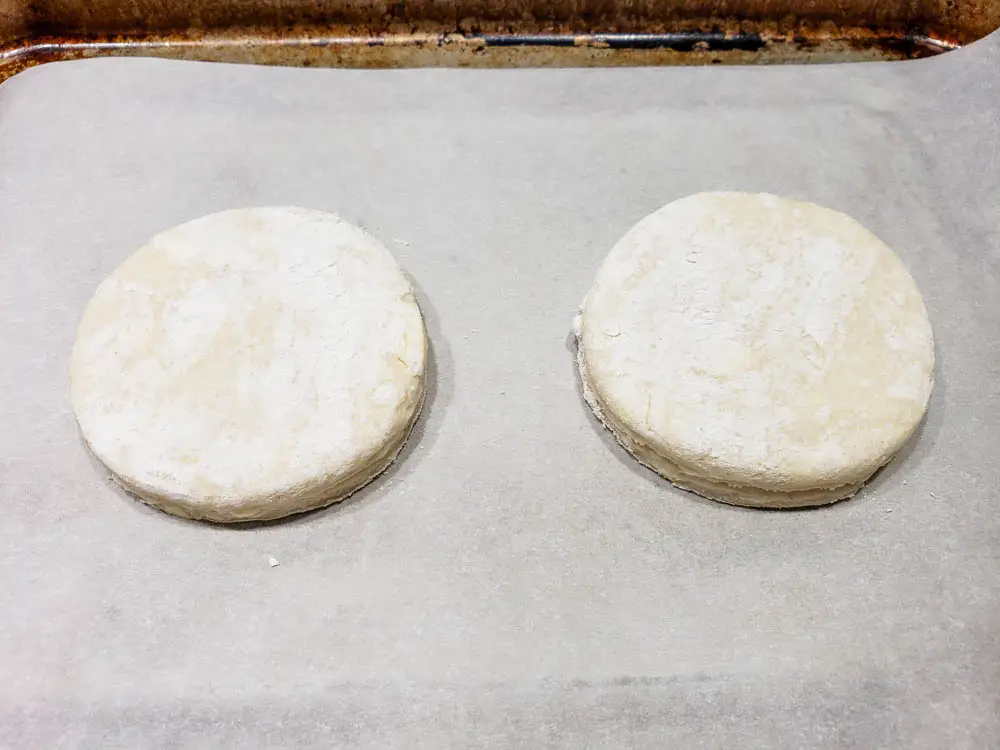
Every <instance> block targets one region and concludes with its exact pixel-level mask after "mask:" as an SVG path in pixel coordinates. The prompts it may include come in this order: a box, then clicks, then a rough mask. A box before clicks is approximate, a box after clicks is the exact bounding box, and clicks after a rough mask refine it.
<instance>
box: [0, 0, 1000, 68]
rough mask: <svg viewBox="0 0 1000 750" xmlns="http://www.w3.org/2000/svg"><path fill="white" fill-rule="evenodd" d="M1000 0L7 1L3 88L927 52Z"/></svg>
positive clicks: (1, 34)
mask: <svg viewBox="0 0 1000 750" xmlns="http://www.w3.org/2000/svg"><path fill="white" fill-rule="evenodd" d="M997 26H1000V0H881V1H880V2H878V3H874V4H873V3H871V2H869V1H868V0H810V2H809V3H808V4H804V3H802V2H801V0H310V1H309V2H305V1H304V0H214V1H213V2H210V3H206V2H204V1H203V0H28V1H27V2H26V1H25V0H0V80H3V79H5V78H8V77H10V76H11V75H13V74H14V73H17V72H18V71H20V70H23V69H24V68H26V67H30V66H32V65H37V64H39V63H43V62H48V61H53V60H70V59H79V58H85V57H96V56H108V55H114V56H144V57H162V58H172V59H192V60H210V61H224V62H247V63H257V64H268V65H301V66H316V67H321V66H323V67H354V68H358V67H372V68H390V67H430V66H452V67H554V66H625V65H707V64H746V63H799V62H838V61H850V60H895V59H912V58H917V57H926V56H930V55H934V54H938V53H940V52H944V51H947V50H949V49H953V48H955V47H957V46H960V45H962V44H966V43H968V42H971V41H973V40H975V39H977V38H980V37H982V36H985V35H986V34H987V33H989V32H990V31H992V30H993V29H994V28H996V27H997Z"/></svg>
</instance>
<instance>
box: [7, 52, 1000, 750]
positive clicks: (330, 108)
mask: <svg viewBox="0 0 1000 750" xmlns="http://www.w3.org/2000/svg"><path fill="white" fill-rule="evenodd" d="M998 81H1000V36H997V35H994V36H993V37H992V38H990V39H987V40H986V41H984V42H982V43H979V44H977V45H973V46H972V47H970V48H966V49H964V50H962V51H959V52H954V53H950V54H947V55H945V56H943V57H940V58H936V59H932V60H925V61H921V62H916V63H887V64H865V65H857V64H856V65H844V66H830V67H812V68H797V67H796V68H767V69H749V68H739V69H719V68H706V69H659V70H656V69H637V70H545V71H511V70H507V71H459V70H422V71H382V72H377V71H330V70H326V71H317V70H292V69H279V68H252V67H239V66H225V65H210V64H197V63H178V62H157V61H141V60H110V61H109V60H102V61H83V62H76V63H65V64H57V65H49V66H44V67H41V68H36V69H33V70H31V71H28V72H27V73H24V74H23V75H19V76H17V77H15V78H14V79H12V80H11V81H9V82H8V83H6V84H4V86H3V87H2V88H0V263H2V266H0V268H2V272H0V311H2V315H0V416H2V421H0V511H2V514H3V515H2V521H0V577H2V578H0V580H2V586H0V745H2V746H4V747H11V748H55V747H60V748H61V747H68V748H76V747H79V748H119V747H120V748H143V747H151V748H152V747H156V748H193V747H206V748H215V747H227V748H233V747H249V748H264V747H269V748H313V747H315V748H328V747H350V748H416V747H426V748H444V747H455V748H468V747H485V746H490V747H499V748H503V747H525V748H541V747H566V748H583V747H588V748H625V747H644V748H647V747H648V748H654V747H655V748H694V747H706V748H714V747H719V748H754V747H761V748H795V749H796V750H798V749H800V748H813V747H815V748H820V747H824V748H827V747H838V748H841V747H843V748H855V747H856V748H908V749H909V748H995V747H998V746H1000V556H998V550H1000V512H998V509H1000V508H998V500H1000V498H998V489H997V488H998V485H1000V440H998V438H1000V393H998V385H997V383H998V378H1000V348H998V345H1000V299H998V293H1000V250H998V248H1000V233H998V228H1000V192H998V187H1000V156H998V153H1000V151H998V143H1000V86H998ZM708 189H744V190H762V191H771V192H777V193H781V194H784V195H787V196H789V197H793V198H798V199H807V200H812V201H816V202H819V203H822V204H825V205H828V206H830V207H832V208H836V209H839V210H842V211H846V212H848V213H849V214H851V215H853V216H855V217H857V218H858V219H860V220H861V221H862V222H863V223H865V224H866V225H867V226H869V227H870V228H871V229H872V230H873V231H875V232H876V233H877V234H878V235H880V236H881V237H882V238H883V239H884V240H886V241H887V242H888V243H889V244H890V245H892V246H893V247H894V248H895V249H896V250H897V251H898V253H899V254H900V255H901V256H902V258H903V259H904V261H905V262H906V264H907V265H908V267H909V269H910V271H911V272H912V274H913V275H914V277H915V278H916V280H917V283H918V284H919V286H920V288H921V290H922V291H923V294H924V296H925V299H926V302H927V306H928V308H929V312H930V315H931V319H932V322H933V325H934V330H935V335H936V339H937V353H938V369H937V387H936V390H935V392H934V396H933V400H932V404H931V408H930V412H929V415H928V417H927V419H926V422H925V424H924V426H923V428H922V430H921V431H920V434H919V435H918V436H917V438H916V439H915V440H914V441H913V442H912V443H911V444H910V446H909V447H908V448H907V449H906V450H905V451H904V453H903V455H901V456H900V457H899V458H898V460H896V461H895V462H893V463H892V464H891V465H890V467H889V468H887V469H886V470H885V471H884V472H882V473H881V474H880V475H879V476H878V477H877V479H876V480H875V481H874V482H873V483H872V484H871V485H870V486H869V487H868V488H867V489H865V490H864V491H863V492H862V493H861V494H860V495H859V496H858V497H857V498H856V499H854V500H851V501H849V502H845V503H842V504H839V505H835V506H833V507H829V508H826V509H822V510H816V511H808V512H761V511H752V510H743V509H738V508H732V507H727V506H724V505H719V504H716V503H711V502H708V501H703V500H700V499H698V498H697V497H695V496H693V495H690V494H687V493H684V492H681V491H679V490H676V489H674V488H672V487H671V486H670V485H669V484H667V483H666V482H664V481H661V480H660V479H658V478H657V477H655V476H654V475H653V474H651V473H650V472H649V471H647V470H645V469H643V468H641V467H640V466H638V465H637V464H636V463H635V462H634V461H633V460H632V459H631V458H629V457H628V456H627V455H626V454H625V453H624V452H623V451H622V450H621V449H620V448H618V447H617V446H616V445H615V444H614V443H613V441H612V440H611V438H610V437H609V435H608V434H607V433H605V432H604V430H603V429H601V428H600V426H599V425H598V424H597V423H596V422H595V420H594V419H593V417H592V416H591V414H590V412H589V410H588V409H587V408H586V406H585V405H584V404H583V402H582V400H581V397H580V395H579V387H578V383H577V379H576V374H575V369H574V363H573V354H572V351H571V350H572V347H571V346H570V338H569V332H570V324H571V319H572V317H573V314H574V312H575V308H576V305H577V304H578V303H579V301H580V300H581V298H582V297H583V295H584V293H585V292H586V291H587V289H588V287H589V285H590V283H591V281H592V279H593V277H594V274H595V273H596V270H597V266H598V264H599V263H600V261H601V260H602V258H603V257H604V255H605V254H606V253H607V252H608V250H609V249H610V248H611V246H612V245H613V243H614V242H615V241H616V240H617V239H618V237H620V236H621V235H622V234H623V233H624V232H625V231H626V230H627V229H628V228H629V227H631V226H632V224H634V223H635V222H636V221H637V220H638V219H640V218H641V217H643V216H644V215H646V214H647V213H649V212H651V211H653V210H655V209H656V208H658V207H660V206H661V205H663V204H665V203H667V202H668V201H671V200H673V199H675V198H678V197H681V196H683V195H686V194H689V193H693V192H697V191H701V190H708ZM265 204H279V205H280V204H300V205H304V206H310V207H316V208H320V209H326V210H331V211H335V212H338V213H340V214H341V215H343V216H344V217H345V218H347V219H349V220H351V221H354V222H358V223H361V224H363V225H365V226H367V227H368V228H369V229H370V230H371V231H372V232H374V233H375V234H376V235H377V236H379V237H380V238H382V239H383V240H384V241H385V242H386V244H387V245H388V246H389V247H390V248H391V249H392V250H393V252H394V253H395V254H396V256H397V258H398V259H399V260H400V262H401V263H402V264H403V265H404V266H405V268H406V270H407V271H408V272H409V274H411V275H412V277H413V279H414V280H415V283H416V285H417V288H418V291H419V299H420V303H421V305H422V307H423V310H424V312H425V314H426V318H427V323H428V328H429V333H430V337H431V340H432V342H433V362H434V367H433V371H432V377H431V386H430V387H431V392H430V397H429V399H428V403H427V408H426V413H425V415H424V417H423V418H422V421H421V423H420V425H419V427H418V429H417V430H416V432H415V434H414V435H413V437H412V439H411V441H410V443H409V445H408V447H407V448H406V450H405V452H404V454H403V456H402V459H401V460H400V461H399V463H398V464H397V465H396V467H395V468H394V469H392V470H391V471H390V472H389V473H388V474H387V475H386V476H384V477H382V478H381V479H380V480H378V481H376V482H375V483H374V484H373V485H371V486H370V487H369V488H367V489H366V490H364V491H362V492H361V493H359V494H358V495H357V496H356V497H354V498H353V499H351V500H350V501H348V502H346V503H344V504H343V505H341V506H339V507H334V508H331V509H328V510H325V511H321V512H317V513H313V514H310V515H307V516H303V517H298V518H294V519H292V520H289V521H287V522H284V523H276V524H270V525H258V526H255V527H251V528H225V527H219V526H212V525H208V524H203V523H192V522H185V521H181V520H178V519H175V518H172V517H169V516H167V515H164V514H162V513H159V512H157V511H154V510H151V509H148V508H146V507H145V506H143V505H140V504H138V503H136V502H134V501H132V500H129V499H127V498H125V497H123V496H122V495H120V494H118V493H116V492H115V491H114V490H113V489H112V488H111V487H110V486H109V484H108V483H107V482H106V481H105V479H104V478H103V476H102V474H101V472H100V471H99V470H98V469H97V468H96V467H95V466H94V465H93V464H92V463H91V462H90V460H89V459H88V457H87V455H86V454H85V452H84V449H83V447H82V445H81V443H80V439H79V437H78V434H77V430H76V426H75V423H74V419H73V415H72V412H71V409H70V405H69V400H68V378H67V365H68V359H69V353H70V347H71V345H72V342H73V338H74V334H75V327H76V324H77V322H78V320H79V318H80V315H81V312H82V310H83V307H84V305H85V304H86V302H87V300H88V299H89V297H90V295H91V294H92V293H93V291H94V289H95V287H96V285H97V284H98V282H99V281H100V280H101V278H102V277H103V276H104V275H105V274H107V273H108V272H110V271H111V270H112V269H113V268H114V267H115V266H116V265H118V264H119V263H120V262H121V261H122V260H123V259H124V258H125V257H126V256H127V255H128V254H130V253H131V252H132V251H134V250H135V249H136V248H138V247H139V245H141V244H142V243H143V241H144V240H146V239H147V238H148V237H149V236H151V235H152V234H154V233H155V232H157V231H159V230H162V229H165V228H167V227H170V226H172V225H174V224H177V223H179V222H182V221H186V220H188V219H191V218H195V217H197V216H201V215H203V214H207V213H210V212H213V211H217V210H221V209H225V208H229V207H236V206H243V205H265ZM269 557H274V558H275V559H276V560H278V561H279V562H280V565H278V566H277V567H271V566H270V565H269V563H268V558H269Z"/></svg>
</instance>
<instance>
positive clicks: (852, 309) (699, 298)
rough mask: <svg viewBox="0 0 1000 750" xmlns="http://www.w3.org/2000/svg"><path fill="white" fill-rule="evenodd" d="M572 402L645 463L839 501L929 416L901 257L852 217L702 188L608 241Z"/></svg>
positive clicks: (729, 495)
mask: <svg viewBox="0 0 1000 750" xmlns="http://www.w3.org/2000/svg"><path fill="white" fill-rule="evenodd" d="M575 330H576V336H577V340H578V349H577V352H578V354H577V358H578V363H579V368H580V374H581V377H582V381H583V389H584V396H585V398H586V400H587V402H588V403H589V404H590V406H591V408H592V409H593V410H594V412H595V413H596V415H597V416H598V418H599V419H600V420H601V421H602V422H603V423H604V424H605V425H606V426H607V427H608V428H609V429H610V430H611V431H612V433H614V435H615V437H616V438H617V439H618V441H619V442H620V443H621V444H622V445H623V446H624V447H625V448H626V449H627V450H628V451H629V452H631V453H632V454H633V455H634V456H635V457H636V458H637V459H638V460H639V461H640V462H641V463H643V464H645V465H646V466H648V467H649V468H651V469H653V470H654V471H656V472H657V473H659V474H661V475H662V476H664V477H666V478H667V479H669V480H671V481H672V482H674V483H675V484H676V485H678V486H680V487H682V488H685V489H689V490H692V491H694V492H696V493H698V494H700V495H703V496H705V497H708V498H712V499H715V500H720V501H722V502H726V503H733V504H737V505H748V506H757V507H767V508H789V507H801V506H809V505H821V504H824V503H830V502H834V501H836V500H840V499H842V498H846V497H850V496H851V495H853V494H854V493H855V492H857V491H858V489H859V488H860V487H861V486H862V485H863V484H864V482H865V481H866V480H867V479H869V478H870V477H871V475H872V474H873V473H874V472H875V471H877V470H878V468H879V467H881V466H883V465H884V464H885V463H887V462H888V461H889V460H890V459H891V458H892V457H893V455H894V454H895V453H896V452H897V451H899V449H900V448H901V447H902V445H903V444H904V443H905V442H906V441H907V439H908V438H909V437H910V436H911V435H912V434H913V432H914V430H915V429H916V427H917V425H918V424H919V422H920V420H921V419H922V417H923V415H924V412H925V410H926V408H927V403H928V399H929V397H930V393H931V389H932V387H933V382H934V381H933V372H934V346H933V340H932V335H931V327H930V323H929V321H928V318H927V312H926V310H925V308H924V303H923V300H922V298H921V296H920V292H919V291H918V290H917V287H916V285H915V284H914V282H913V279H912V278H911V277H910V275H909V273H908V272H907V270H906V268H905V267H904V266H903V263H902V262H901V261H900V259H899V258H898V257H897V256H896V254H895V253H894V252H893V251H892V250H891V249H890V248H889V247H888V246H887V245H885V244H884V243H883V242H882V241H880V240H879V239H878V238H877V237H875V236H874V235H873V234H871V233H870V232H869V231H867V230H866V229H865V228H864V227H862V226H861V225H860V224H858V223H857V222H856V221H854V220H853V219H851V218H850V217H848V216H846V215H844V214H842V213H838V212H836V211H832V210H830V209H827V208H823V207H821V206H817V205H814V204H811V203H800V202H796V201H791V200H788V199H784V198H779V197H777V196H773V195H766V194H750V193H729V192H721V193H702V194H698V195H693V196H689V197H687V198H684V199H681V200H678V201H676V202H674V203H671V204H669V205H667V206H665V207H664V208H662V209H660V210H659V211H656V212H655V213H653V214H651V215H650V216H647V217H646V218H645V219H643V220H642V221H640V222H639V223H638V224H637V225H636V226H635V227H634V228H633V229H632V230H631V231H629V232H628V234H626V235H625V236H624V237H623V238H622V239H621V240H620V241H619V242H618V244H617V245H615V247H614V248H613V249H612V251H611V253H610V255H609V256H608V258H607V260H606V261H605V262H604V264H603V266H602V267H601V269H600V271H599V273H598V275H597V280H596V282H595V284H594V286H593V288H592V289H591V291H590V292H589V293H588V294H587V296H586V298H585V300H584V302H583V304H582V306H581V310H580V314H579V315H578V316H577V318H576V321H575Z"/></svg>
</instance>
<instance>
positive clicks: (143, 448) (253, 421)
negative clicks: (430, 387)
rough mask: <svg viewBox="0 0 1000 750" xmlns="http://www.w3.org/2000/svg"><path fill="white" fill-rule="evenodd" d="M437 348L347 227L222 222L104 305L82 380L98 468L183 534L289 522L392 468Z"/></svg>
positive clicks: (90, 328)
mask: <svg viewBox="0 0 1000 750" xmlns="http://www.w3.org/2000/svg"><path fill="white" fill-rule="evenodd" d="M425 360H426V337H425V333H424V325H423V320H422V318H421V315H420V311H419V309H418V307H417V303H416V301H415V299H414V295H413V290H412V289H411V287H410V284H409V283H408V281H407V280H406V278H405V276H404V275H403V272H402V271H401V270H400V268H399V266H398V265H397V264H396V262H395V260H394V259H393V257H392V256H391V255H390V253H389V251H388V250H387V249H386V248H385V247H384V246H383V245H382V243H380V242H379V241H378V240H376V239H375V238H373V237H371V236H370V235H368V234H367V233H365V232H364V231H363V230H361V229H359V228H358V227H355V226H353V225H351V224H349V223H347V222H345V221H343V220H341V219H339V218H338V217H336V216H332V215H330V214H326V213H322V212H319V211H310V210H305V209H301V208H252V209H238V210H234V211H225V212H223V213H218V214H213V215H211V216H206V217H204V218H201V219H198V220H195V221H192V222H190V223H187V224H183V225H181V226H179V227H176V228H174V229H170V230H168V231H166V232H163V233H162V234H159V235H157V236H156V237H154V238H153V239H152V240H151V241H150V242H149V243H148V244H146V245H145V246H144V247H142V248H141V249H139V250H138V251H137V252H136V253H135V254H133V255H132V256H131V257H129V258H128V259H127V260H126V261H125V262H124V263H123V264H122V265H121V266H120V267H119V268H118V269H117V270H115V271H114V272H113V273H112V274H111V275H110V276H108V277H107V278H106V279H105V280H104V281H103V282H102V283H101V285H100V286H99V287H98V289H97V292H96V293H95V294H94V296H93V298H92V299H91V300H90V303H89V304H88V305H87V308H86V311H85V312H84V315H83V320H82V322H81V323H80V327H79V330H78V332H77V338H76V343H75V344H74V347H73V354H72V361H71V365H70V381H71V398H72V403H73V410H74V412H75V413H76V418H77V420H78V422H79V424H80V428H81V431H82V434H83V437H84V439H85V441H86V443H87V445H88V446H89V448H90V449H91V451H92V452H93V454H94V455H95V456H96V457H97V458H98V459H99V460H100V462H101V463H102V464H104V466H105V467H107V469H109V470H110V472H111V475H112V478H113V479H114V480H115V481H116V482H117V483H118V484H120V485H121V486H122V487H124V488H125V489H126V490H128V491H129V492H131V493H133V494H134V495H136V496H138V497H139V498H140V499H142V500H144V501H145V502H147V503H149V504H150V505H153V506H156V507H158V508H160V509H162V510H165V511H167V512H169V513H173V514H176V515H179V516H184V517H187V518H198V519H207V520H210V521H217V522H234V521H249V520H262V519H273V518H280V517H282V516H286V515H289V514H291V513H300V512H302V511H306V510H310V509H313V508H318V507H322V506H324V505H327V504H329V503H333V502H336V501H338V500H341V499H343V498H344V497H346V496H347V495H349V494H350V493H352V492H354V491H355V490H357V489H358V488H360V487H361V486H363V485H365V484H367V483H368V482H369V481H371V480H372V479H373V478H374V477H375V476H376V475H378V474H379V473H380V472H382V471H383V470H384V469H385V468H387V467H388V466H389V464H390V463H392V461H393V459H395V457H396V455H397V454H398V453H399V451H400V449H401V448H402V446H403V443H404V442H405V441H406V437H407V435H408V434H409V432H410V429H411V427H412V426H413V424H414V422H415V420H416V418H417V415H418V413H419V411H420V407H421V405H422V402H423V395H424V367H425Z"/></svg>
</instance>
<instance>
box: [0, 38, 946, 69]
mask: <svg viewBox="0 0 1000 750" xmlns="http://www.w3.org/2000/svg"><path fill="white" fill-rule="evenodd" d="M836 32H837V33H830V31H829V30H828V31H826V32H825V33H824V32H823V31H820V32H815V31H812V32H805V33H798V34H791V35H777V34H768V33H760V32H756V31H755V32H747V33H725V32H718V31H713V32H678V33H667V34H533V35H514V34H496V35H490V34H483V35H473V34H393V35H384V36H368V35H357V34H353V35H352V34H350V33H345V34H343V35H338V34H335V33H334V34H331V33H330V32H329V30H328V31H326V32H325V33H316V32H313V33H309V32H307V31H302V30H300V31H295V30H289V31H288V32H286V33H275V34H274V35H263V34H260V33H259V32H256V31H253V32H240V31H231V32H223V33H214V34H199V35H193V34H189V35H184V34H171V35H169V36H156V35H142V36H95V37H91V38H78V39H61V38H56V37H50V38H44V37H43V38H39V39H29V40H22V41H20V42H15V43H13V44H10V45H7V46H6V47H0V81H3V80H4V79H6V78H9V77H10V76H12V75H14V74H15V73H18V72H20V71H21V70H24V69H25V68H28V67H31V66H34V65H38V64H41V63H45V62H53V61H58V60H76V59H81V58H91V57H103V56H116V57H156V58H166V59H176V60H203V61H211V62H236V63H254V64H264V65H292V66H304V67H310V66H312V67H345V68H396V67H442V66H444V67H563V66H566V67H596V66H636V65H705V64H747V63H801V62H836V61H859V60H887V59H888V60H894V59H912V58H917V57H926V56H930V55H934V54H938V53H941V52H945V51H947V50H950V49H954V48H956V47H958V46H959V45H958V44H956V43H954V42H950V41H947V40H943V39H936V38H933V37H931V36H928V35H926V34H922V33H919V32H914V33H906V34H898V33H893V32H891V31H888V30H878V29H875V30H856V29H852V30H849V31H848V32H844V31H842V30H839V29H837V30H836Z"/></svg>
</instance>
